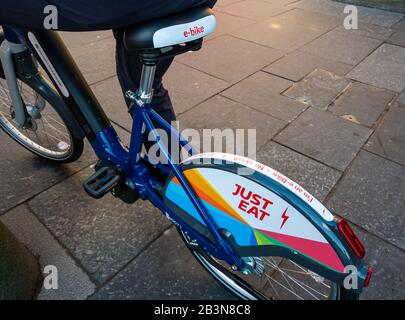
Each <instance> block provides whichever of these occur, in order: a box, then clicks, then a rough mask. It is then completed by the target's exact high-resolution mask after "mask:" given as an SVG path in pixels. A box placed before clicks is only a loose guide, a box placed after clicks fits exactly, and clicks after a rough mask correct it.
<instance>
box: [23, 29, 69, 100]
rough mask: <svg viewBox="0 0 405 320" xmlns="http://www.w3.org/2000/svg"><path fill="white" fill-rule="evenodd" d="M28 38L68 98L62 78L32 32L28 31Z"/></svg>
mask: <svg viewBox="0 0 405 320" xmlns="http://www.w3.org/2000/svg"><path fill="white" fill-rule="evenodd" d="M28 39H29V40H30V41H31V43H32V45H33V46H34V48H35V51H36V52H37V53H38V55H39V56H40V58H41V60H42V62H43V63H44V65H45V67H46V69H47V70H48V72H49V74H50V75H51V77H52V79H53V80H54V81H55V83H56V85H57V86H58V88H59V90H60V92H62V94H63V95H64V96H65V97H66V98H68V97H69V91H68V89H67V88H66V86H65V84H64V83H63V81H62V79H61V78H60V76H59V74H58V73H57V72H56V70H55V68H54V66H53V65H52V63H51V61H50V60H49V58H48V56H47V55H46V53H45V51H44V49H42V47H41V45H40V44H39V42H38V40H37V38H36V37H35V35H34V34H33V33H32V32H28Z"/></svg>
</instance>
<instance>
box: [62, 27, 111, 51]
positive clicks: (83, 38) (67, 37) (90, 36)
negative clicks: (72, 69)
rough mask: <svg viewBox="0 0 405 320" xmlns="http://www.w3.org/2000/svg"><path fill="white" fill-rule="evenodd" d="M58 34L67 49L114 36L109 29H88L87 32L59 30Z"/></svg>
mask: <svg viewBox="0 0 405 320" xmlns="http://www.w3.org/2000/svg"><path fill="white" fill-rule="evenodd" d="M59 34H60V36H61V37H62V39H63V41H64V42H65V44H66V46H67V47H68V49H73V48H80V47H82V46H84V45H89V44H91V43H94V42H97V41H100V40H104V39H107V38H113V37H114V36H113V33H112V31H111V30H104V31H89V32H68V31H61V32H59Z"/></svg>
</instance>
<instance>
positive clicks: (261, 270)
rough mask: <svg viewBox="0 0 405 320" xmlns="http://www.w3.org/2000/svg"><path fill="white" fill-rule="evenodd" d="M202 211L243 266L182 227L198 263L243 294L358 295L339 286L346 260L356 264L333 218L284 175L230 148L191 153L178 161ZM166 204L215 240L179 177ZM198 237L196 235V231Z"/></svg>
mask: <svg viewBox="0 0 405 320" xmlns="http://www.w3.org/2000/svg"><path fill="white" fill-rule="evenodd" d="M180 168H181V170H182V172H183V174H184V176H185V178H186V179H187V180H188V182H189V183H190V186H191V187H192V188H193V190H194V191H195V193H196V196H197V198H198V200H199V201H200V203H201V205H203V206H204V207H205V208H206V210H207V214H209V215H210V217H211V219H212V220H213V222H215V223H216V226H217V228H218V229H219V231H220V233H221V234H222V235H223V236H224V239H226V240H227V241H228V243H229V244H230V245H231V246H232V247H233V248H234V250H235V253H237V254H238V253H239V254H240V256H241V260H242V261H243V262H244V263H243V269H242V270H240V271H239V270H235V268H234V266H230V265H229V264H228V262H226V261H222V260H221V259H218V258H217V257H218V256H219V257H221V256H222V255H221V254H220V253H219V254H218V255H216V254H214V253H213V251H210V250H209V249H205V245H204V240H203V239H195V238H189V237H191V235H192V234H193V232H190V233H188V234H186V233H183V231H182V230H179V232H180V235H181V237H182V239H183V241H184V242H185V243H186V245H187V247H188V248H189V249H190V250H191V252H192V254H193V255H194V257H195V258H196V259H197V261H198V262H199V263H200V264H201V265H202V266H203V267H204V268H205V269H206V270H207V271H208V272H209V273H210V274H211V275H212V276H213V277H214V278H215V279H216V280H217V281H218V282H219V283H220V284H221V285H223V286H224V287H225V288H227V289H228V290H230V291H231V292H232V293H233V294H235V295H236V296H237V297H239V298H240V299H245V300H256V299H282V300H292V299H296V300H346V299H357V298H358V294H357V293H355V291H353V290H346V289H345V288H344V287H342V279H343V277H344V273H345V266H347V265H356V266H357V265H359V266H360V264H359V262H358V261H356V260H354V259H352V258H351V257H350V256H347V255H345V252H344V251H342V250H340V248H344V247H345V244H344V243H343V242H341V240H340V239H339V238H338V237H337V236H335V235H338V232H339V231H338V230H337V226H336V220H335V218H334V216H333V215H332V214H331V213H330V212H329V211H328V210H327V208H326V207H324V206H323V205H322V204H321V203H320V202H319V201H318V200H316V199H315V198H314V197H313V196H312V195H310V193H309V192H307V191H306V190H305V189H303V188H302V187H300V186H299V185H297V184H296V183H295V182H293V181H292V180H290V179H288V178H287V177H284V176H283V175H282V174H281V173H279V172H277V171H275V170H274V169H271V168H269V167H267V166H265V165H263V164H260V163H257V162H255V161H253V160H250V159H247V158H241V157H239V156H234V155H230V154H223V153H208V154H199V155H195V156H193V157H191V158H189V159H188V160H186V161H184V162H183V163H182V164H181V166H180ZM163 194H164V202H165V204H166V205H167V206H168V208H170V209H171V210H173V211H174V212H175V214H176V215H177V216H178V217H179V218H180V219H182V221H184V222H185V223H186V224H187V225H188V226H189V227H190V228H192V229H193V230H194V231H196V232H198V233H199V234H200V235H202V236H204V237H205V238H206V240H208V241H211V243H215V239H213V236H212V235H211V233H210V232H209V229H208V228H207V226H206V222H205V221H204V219H203V218H202V217H201V215H200V214H199V213H198V211H197V210H196V209H195V207H194V206H193V204H192V202H191V200H190V199H189V197H188V195H187V193H186V192H185V190H184V189H183V187H182V185H181V183H180V181H179V180H178V179H177V178H176V177H174V176H173V175H171V176H169V178H168V180H167V183H166V186H165V190H164V192H163ZM197 238H198V237H197Z"/></svg>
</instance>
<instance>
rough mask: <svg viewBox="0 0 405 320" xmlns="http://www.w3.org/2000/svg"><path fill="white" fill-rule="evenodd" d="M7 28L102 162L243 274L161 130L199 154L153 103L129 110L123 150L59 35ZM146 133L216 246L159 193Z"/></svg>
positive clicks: (9, 37) (236, 258) (202, 245)
mask: <svg viewBox="0 0 405 320" xmlns="http://www.w3.org/2000/svg"><path fill="white" fill-rule="evenodd" d="M3 29H4V30H5V35H6V39H7V40H8V41H11V42H16V41H22V42H23V43H24V44H25V45H26V47H27V48H28V49H29V50H30V51H31V53H33V54H34V55H35V56H36V58H37V60H38V61H39V62H40V63H41V65H42V66H43V67H44V69H45V70H46V71H47V73H48V75H49V77H50V78H51V79H52V80H53V83H54V85H55V88H57V89H58V91H59V93H60V95H61V97H62V98H63V100H64V102H65V103H66V106H65V108H67V110H66V112H68V113H70V114H73V116H74V120H75V121H76V122H77V124H78V126H79V127H80V128H81V132H75V134H76V135H77V136H79V137H80V136H86V137H87V138H88V140H89V141H90V144H91V146H92V147H93V149H94V151H95V153H96V154H97V156H98V157H99V158H100V159H104V160H108V161H109V162H110V163H112V164H113V165H114V166H116V167H117V168H118V169H119V170H120V171H121V172H122V174H123V175H124V176H125V177H126V178H127V179H129V180H130V181H131V183H132V184H133V185H134V186H135V190H136V191H137V192H138V193H139V195H140V196H141V198H142V199H144V200H149V201H150V202H152V203H153V204H154V205H155V206H156V207H157V208H159V209H160V211H161V212H162V213H163V214H165V216H166V217H167V218H168V219H169V220H170V221H171V222H173V223H174V224H175V225H176V226H177V227H179V228H181V229H182V230H183V232H184V233H185V234H187V235H188V236H189V237H190V238H191V239H193V240H196V241H197V243H198V245H199V246H200V247H202V248H203V249H204V250H205V251H207V252H208V253H210V254H212V255H213V256H215V257H217V258H218V259H221V260H224V261H226V262H227V263H229V264H230V265H231V266H234V267H236V268H237V269H238V270H241V269H242V268H243V266H244V262H243V260H242V259H241V258H240V257H239V256H238V255H237V254H236V253H235V251H234V250H233V249H232V247H231V246H230V244H229V243H228V242H227V241H226V240H225V239H224V238H223V236H222V235H221V234H220V232H219V229H218V226H217V224H216V222H215V221H214V219H213V218H212V217H211V215H210V214H208V212H207V209H206V208H205V207H204V206H203V205H202V204H201V202H200V200H199V199H198V197H197V196H196V194H195V192H194V190H193V189H192V187H191V186H190V184H189V183H188V181H187V179H186V178H185V176H184V174H183V173H182V172H181V170H180V169H179V167H178V166H177V164H176V163H175V162H174V161H173V157H172V155H171V153H170V151H169V150H168V148H167V147H166V146H165V145H164V144H163V143H162V141H161V139H160V137H159V134H158V132H157V130H156V127H159V128H163V129H164V130H165V131H166V132H167V134H169V136H174V137H176V138H177V139H178V141H179V145H180V146H181V147H183V148H185V149H186V150H187V151H188V153H189V154H190V155H192V154H195V153H196V151H195V150H194V149H193V147H192V146H191V145H190V144H189V143H188V141H187V140H185V139H184V138H183V137H181V135H180V134H179V133H178V132H177V131H176V130H175V129H174V128H173V127H172V126H171V125H170V124H169V123H167V122H166V121H165V120H164V119H163V118H162V117H161V116H160V115H158V114H157V113H156V112H155V111H153V109H152V106H151V105H150V104H149V103H146V104H142V103H135V102H134V103H133V107H132V108H131V109H130V114H131V116H132V118H133V126H132V133H131V141H130V146H129V148H126V147H124V146H123V145H122V143H121V141H120V139H119V137H118V135H117V133H116V131H115V130H114V128H113V127H112V125H111V123H110V121H109V120H108V118H107V117H106V115H105V113H104V111H103V110H102V108H101V106H100V104H99V103H98V101H97V99H96V97H95V96H94V94H93V93H92V91H91V89H90V88H89V86H88V84H87V83H86V81H85V80H84V78H83V76H82V74H81V72H80V70H79V69H78V67H77V66H76V64H75V63H74V61H73V59H72V57H71V55H70V54H69V52H68V51H67V49H66V47H65V46H64V44H63V42H62V40H61V38H60V37H59V35H58V34H57V33H56V32H53V31H37V30H28V29H18V28H10V27H3ZM17 35H18V36H17ZM155 124H156V126H155ZM146 133H151V134H152V135H153V137H154V140H155V141H156V142H157V144H158V146H159V148H160V152H161V153H162V154H163V156H164V158H165V160H167V165H159V166H158V167H159V168H160V169H161V170H164V171H165V172H167V173H173V174H174V176H176V177H177V179H178V180H179V182H180V184H181V185H182V187H183V188H184V190H185V191H186V194H187V195H188V197H189V198H190V200H191V203H192V204H193V206H194V207H195V209H196V211H197V212H198V213H199V214H200V216H201V218H202V219H203V221H204V222H205V224H206V226H207V228H208V230H209V231H210V233H211V235H212V236H213V239H215V243H214V242H212V241H210V240H209V239H208V238H207V237H206V236H204V235H202V234H200V233H199V232H197V231H196V230H195V229H193V228H192V227H190V226H189V225H188V224H187V223H185V222H184V221H183V220H182V219H180V218H179V217H178V215H176V213H175V212H173V210H171V209H170V208H168V207H167V206H166V205H165V203H164V201H163V199H162V197H161V195H160V194H159V192H158V186H159V183H161V182H159V181H158V180H157V179H156V178H155V177H154V176H153V175H152V174H151V172H150V170H149V169H148V167H147V166H146V165H145V163H144V162H143V161H141V149H142V145H143V142H144V141H145V137H146Z"/></svg>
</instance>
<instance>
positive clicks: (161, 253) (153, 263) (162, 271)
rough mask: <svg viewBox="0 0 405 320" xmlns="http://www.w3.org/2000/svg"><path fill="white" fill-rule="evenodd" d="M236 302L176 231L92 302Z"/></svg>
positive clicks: (151, 248) (147, 252) (130, 266)
mask: <svg viewBox="0 0 405 320" xmlns="http://www.w3.org/2000/svg"><path fill="white" fill-rule="evenodd" d="M145 297H147V298H148V299H162V300H170V299H197V300H199V299H202V300H213V299H227V300H229V299H235V298H234V296H233V295H231V294H230V293H228V291H226V290H225V289H224V288H222V287H221V286H220V285H219V284H218V283H217V282H216V281H215V280H214V279H213V278H212V277H211V276H210V275H209V274H208V273H207V272H206V271H205V270H204V269H203V267H201V266H200V264H199V263H198V262H197V261H196V260H195V258H194V257H193V256H192V255H191V253H190V252H189V250H188V249H187V248H186V247H185V245H184V243H183V242H182V240H181V239H180V236H179V235H178V233H177V231H176V229H174V228H171V229H169V230H167V231H166V232H165V233H164V234H163V235H162V236H161V237H160V238H159V239H158V240H156V241H155V242H154V243H153V244H152V245H151V246H150V247H148V248H147V249H146V250H145V251H144V252H143V253H142V254H141V255H139V257H137V258H136V259H135V260H134V261H133V262H131V263H130V264H129V265H128V266H127V267H126V268H125V269H124V270H123V271H121V272H120V273H119V274H118V275H117V276H116V277H114V278H113V279H112V280H111V281H110V282H108V283H107V284H106V285H105V286H104V287H103V288H101V290H99V291H98V292H97V293H96V294H95V295H94V296H93V297H91V299H94V300H97V299H101V300H113V299H145Z"/></svg>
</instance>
